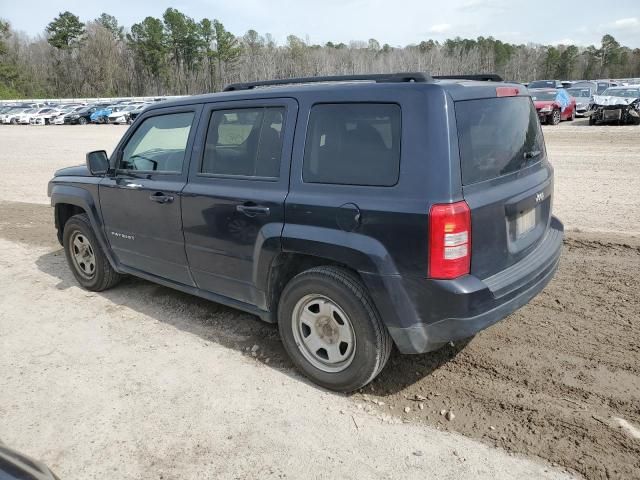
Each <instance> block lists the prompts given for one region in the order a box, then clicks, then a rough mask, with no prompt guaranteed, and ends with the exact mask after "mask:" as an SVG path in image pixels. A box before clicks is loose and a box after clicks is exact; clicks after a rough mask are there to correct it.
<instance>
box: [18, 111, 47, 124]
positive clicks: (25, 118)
mask: <svg viewBox="0 0 640 480" xmlns="http://www.w3.org/2000/svg"><path fill="white" fill-rule="evenodd" d="M42 110H46V109H45V108H29V109H28V110H25V111H24V112H22V113H21V114H20V116H18V123H19V124H20V125H29V122H30V121H31V117H33V116H34V115H37V114H38V113H40V112H41V111H42Z"/></svg>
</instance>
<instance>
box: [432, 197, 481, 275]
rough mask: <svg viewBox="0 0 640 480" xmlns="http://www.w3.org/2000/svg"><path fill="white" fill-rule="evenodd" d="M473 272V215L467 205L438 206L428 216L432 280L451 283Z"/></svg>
mask: <svg viewBox="0 0 640 480" xmlns="http://www.w3.org/2000/svg"><path fill="white" fill-rule="evenodd" d="M470 268H471V211H470V210H469V205H467V202H465V201H462V202H457V203H446V204H437V205H433V206H432V207H431V211H430V212H429V277H431V278H438V279H452V278H457V277H459V276H461V275H466V274H467V273H469V270H470Z"/></svg>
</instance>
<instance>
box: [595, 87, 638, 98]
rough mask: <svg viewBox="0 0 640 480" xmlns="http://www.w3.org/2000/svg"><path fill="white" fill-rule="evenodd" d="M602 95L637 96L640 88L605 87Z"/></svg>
mask: <svg viewBox="0 0 640 480" xmlns="http://www.w3.org/2000/svg"><path fill="white" fill-rule="evenodd" d="M602 95H610V96H612V97H625V98H638V97H640V88H607V89H606V90H605V91H604V92H603V93H602Z"/></svg>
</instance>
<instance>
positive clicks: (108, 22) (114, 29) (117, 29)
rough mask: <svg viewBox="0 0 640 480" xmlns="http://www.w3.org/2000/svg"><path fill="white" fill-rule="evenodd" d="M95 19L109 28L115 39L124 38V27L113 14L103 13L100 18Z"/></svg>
mask: <svg viewBox="0 0 640 480" xmlns="http://www.w3.org/2000/svg"><path fill="white" fill-rule="evenodd" d="M95 21H96V23H98V24H100V25H102V26H103V27H104V28H106V29H107V30H109V32H111V35H113V38H114V39H115V40H124V27H121V26H120V25H118V20H117V19H116V17H114V16H113V15H109V14H108V13H103V14H101V15H100V16H99V17H98V18H96V20H95Z"/></svg>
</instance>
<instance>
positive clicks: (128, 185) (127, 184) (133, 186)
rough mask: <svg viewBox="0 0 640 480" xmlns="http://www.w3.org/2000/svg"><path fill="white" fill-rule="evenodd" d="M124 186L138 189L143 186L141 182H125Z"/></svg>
mask: <svg viewBox="0 0 640 480" xmlns="http://www.w3.org/2000/svg"><path fill="white" fill-rule="evenodd" d="M123 186H124V187H125V188H132V189H135V190H137V189H138V188H142V185H141V184H139V183H125V184H124V185H123Z"/></svg>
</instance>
